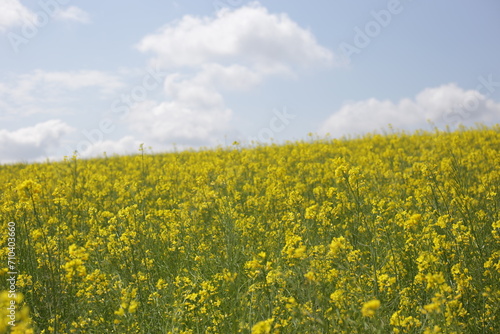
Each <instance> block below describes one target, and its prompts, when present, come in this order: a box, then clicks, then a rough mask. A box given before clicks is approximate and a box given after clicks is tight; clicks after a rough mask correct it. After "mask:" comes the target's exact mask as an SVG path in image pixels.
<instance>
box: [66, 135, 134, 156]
mask: <svg viewBox="0 0 500 334" xmlns="http://www.w3.org/2000/svg"><path fill="white" fill-rule="evenodd" d="M141 144H142V142H140V141H138V140H137V139H135V138H134V137H132V136H125V137H123V138H121V139H120V140H116V141H114V140H102V141H98V142H94V143H92V144H91V145H89V146H87V147H86V148H85V150H84V151H82V152H78V154H79V155H80V156H81V157H96V156H102V155H103V154H104V153H106V154H107V155H109V156H110V155H114V154H133V153H137V150H138V148H139V146H140V145H141ZM68 154H69V152H68Z"/></svg>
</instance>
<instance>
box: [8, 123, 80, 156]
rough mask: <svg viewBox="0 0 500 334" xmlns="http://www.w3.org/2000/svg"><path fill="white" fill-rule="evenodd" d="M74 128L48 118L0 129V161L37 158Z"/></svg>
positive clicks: (46, 152) (57, 143)
mask: <svg viewBox="0 0 500 334" xmlns="http://www.w3.org/2000/svg"><path fill="white" fill-rule="evenodd" d="M73 130H74V129H73V128H72V127H70V126H69V125H68V124H66V123H64V122H62V121H60V120H49V121H46V122H43V123H38V124H36V125H35V126H31V127H26V128H22V129H19V130H15V131H7V130H0V163H8V162H15V161H21V160H37V159H40V158H44V157H46V156H48V154H49V151H50V149H52V148H57V147H59V146H60V145H61V140H62V137H63V136H65V135H66V134H69V133H70V132H72V131H73Z"/></svg>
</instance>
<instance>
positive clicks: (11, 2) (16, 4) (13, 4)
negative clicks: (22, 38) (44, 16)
mask: <svg viewBox="0 0 500 334" xmlns="http://www.w3.org/2000/svg"><path fill="white" fill-rule="evenodd" d="M34 20H35V14H33V13H32V12H31V11H30V10H29V9H28V8H26V7H24V6H23V4H21V2H20V1H19V0H3V1H2V10H1V11H0V32H4V31H6V30H7V29H9V28H11V27H15V26H22V25H23V24H25V23H27V22H33V21H34Z"/></svg>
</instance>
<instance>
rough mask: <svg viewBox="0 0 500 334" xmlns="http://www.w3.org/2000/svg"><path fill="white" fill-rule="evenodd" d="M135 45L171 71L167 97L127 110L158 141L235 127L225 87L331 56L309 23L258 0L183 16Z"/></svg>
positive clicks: (192, 138)
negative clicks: (204, 14) (209, 13)
mask: <svg viewBox="0 0 500 334" xmlns="http://www.w3.org/2000/svg"><path fill="white" fill-rule="evenodd" d="M137 48H138V49H139V50H140V51H142V52H151V53H153V59H152V63H153V64H154V65H155V67H160V68H167V69H170V70H172V71H173V73H172V74H171V75H169V76H168V77H166V79H165V82H164V91H165V94H166V98H167V99H166V100H165V101H156V102H155V101H146V102H143V103H140V104H136V105H135V106H134V107H133V108H132V111H131V112H130V114H129V115H128V116H127V121H128V123H129V124H130V127H131V129H133V130H134V131H136V132H137V133H139V134H141V135H144V136H146V137H147V138H149V139H151V140H154V141H156V142H157V143H160V144H165V143H166V142H172V141H173V142H178V143H180V144H186V143H187V144H191V145H209V144H214V143H217V142H220V139H221V137H222V136H223V135H225V134H227V133H228V132H232V129H231V126H230V122H231V117H232V111H231V110H230V109H229V108H228V107H227V106H226V105H225V102H224V96H223V92H226V91H245V90H248V89H251V88H253V87H255V86H257V85H258V84H260V83H262V82H263V81H264V80H265V79H266V78H267V77H269V76H271V75H288V76H290V75H292V76H293V75H295V71H296V70H299V69H303V68H308V67H314V66H320V67H325V66H326V67H328V66H330V65H332V64H333V63H334V55H333V53H332V52H331V51H330V50H328V49H326V48H324V47H323V46H321V45H319V44H318V42H317V41H316V39H315V37H314V36H313V34H312V33H311V32H310V31H308V30H306V29H304V28H302V27H300V26H299V25H298V24H297V23H295V22H294V21H292V20H291V19H290V18H289V17H288V16H287V15H286V14H271V13H269V12H268V11H267V9H266V8H264V7H263V6H261V5H260V4H258V3H256V2H254V3H251V4H250V5H247V6H244V7H241V8H238V9H232V10H231V9H228V8H225V9H221V10H220V11H218V12H217V13H216V15H215V16H214V17H194V16H190V15H187V16H184V17H183V18H182V19H180V20H177V21H174V22H172V23H170V24H167V25H166V26H164V27H163V28H161V29H160V30H159V31H158V32H157V33H155V34H151V35H148V36H145V37H144V38H143V39H142V40H141V41H140V43H139V44H138V46H137ZM186 69H188V71H185V70H186Z"/></svg>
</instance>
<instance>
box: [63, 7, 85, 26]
mask: <svg viewBox="0 0 500 334" xmlns="http://www.w3.org/2000/svg"><path fill="white" fill-rule="evenodd" d="M54 18H56V19H58V20H64V21H75V22H80V23H90V15H89V14H88V13H87V12H86V11H84V10H83V9H81V8H78V7H76V6H70V7H68V8H64V9H59V10H58V11H56V12H55V13H54Z"/></svg>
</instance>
